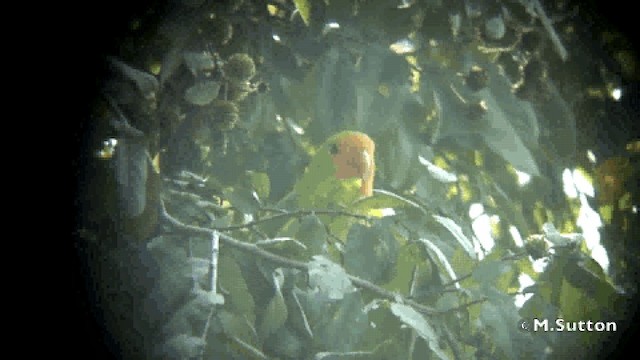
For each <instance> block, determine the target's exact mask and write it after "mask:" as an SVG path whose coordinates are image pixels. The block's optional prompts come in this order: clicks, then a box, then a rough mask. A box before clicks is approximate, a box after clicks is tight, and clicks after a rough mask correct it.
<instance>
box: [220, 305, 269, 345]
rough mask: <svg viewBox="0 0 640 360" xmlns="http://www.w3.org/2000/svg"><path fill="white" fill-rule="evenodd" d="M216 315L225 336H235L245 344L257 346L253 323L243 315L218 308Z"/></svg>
mask: <svg viewBox="0 0 640 360" xmlns="http://www.w3.org/2000/svg"><path fill="white" fill-rule="evenodd" d="M217 316H218V318H219V319H220V322H221V324H222V328H223V329H224V333H225V334H226V335H227V336H229V337H236V338H238V339H241V340H242V341H244V342H245V343H247V344H250V345H253V346H258V344H259V343H258V339H256V336H255V335H256V334H255V332H254V331H255V330H254V329H253V328H252V326H253V324H250V323H249V322H248V321H247V319H246V318H245V317H244V316H241V314H232V313H230V312H228V311H226V310H219V311H218V313H217Z"/></svg>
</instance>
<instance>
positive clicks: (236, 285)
mask: <svg viewBox="0 0 640 360" xmlns="http://www.w3.org/2000/svg"><path fill="white" fill-rule="evenodd" d="M218 274H220V278H219V281H220V282H219V285H220V288H222V289H224V290H225V291H227V292H228V293H229V295H228V306H229V308H230V309H232V311H233V313H235V314H238V315H240V314H241V315H242V316H243V317H246V318H247V320H248V321H249V322H250V323H251V324H253V323H254V322H255V303H254V301H253V296H252V295H251V293H250V292H249V288H248V287H247V283H246V281H245V279H244V277H243V275H242V271H241V270H240V266H238V264H237V263H236V261H235V260H234V259H233V258H232V257H231V256H225V255H222V256H220V258H219V259H218Z"/></svg>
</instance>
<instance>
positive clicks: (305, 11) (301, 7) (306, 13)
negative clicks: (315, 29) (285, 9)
mask: <svg viewBox="0 0 640 360" xmlns="http://www.w3.org/2000/svg"><path fill="white" fill-rule="evenodd" d="M293 3H294V4H296V8H297V9H298V11H299V12H300V16H301V17H302V20H303V21H304V23H305V25H307V26H309V20H310V18H311V3H310V2H309V0H293Z"/></svg>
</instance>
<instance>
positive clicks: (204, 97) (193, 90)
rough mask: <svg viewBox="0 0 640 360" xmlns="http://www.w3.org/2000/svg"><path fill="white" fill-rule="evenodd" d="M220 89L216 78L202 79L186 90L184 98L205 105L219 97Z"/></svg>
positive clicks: (195, 103) (192, 102)
mask: <svg viewBox="0 0 640 360" xmlns="http://www.w3.org/2000/svg"><path fill="white" fill-rule="evenodd" d="M219 91H220V83H219V82H217V81H214V80H201V81H198V82H197V83H195V84H194V85H193V86H191V87H190V88H188V89H187V90H186V91H185V93H184V99H185V100H187V101H188V102H190V103H191V104H193V105H198V106H204V105H207V104H209V103H211V102H212V101H213V100H214V99H215V98H216V97H218V92H219Z"/></svg>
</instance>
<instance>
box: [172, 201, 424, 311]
mask: <svg viewBox="0 0 640 360" xmlns="http://www.w3.org/2000/svg"><path fill="white" fill-rule="evenodd" d="M296 213H298V214H300V213H307V214H312V213H316V214H318V213H322V214H335V213H336V212H332V211H321V212H318V211H315V212H314V211H307V210H304V211H299V212H296ZM290 214H291V213H286V215H289V216H290ZM351 215H355V216H357V217H363V218H366V217H365V216H362V215H356V214H351ZM160 218H161V219H163V220H165V221H166V222H167V223H168V224H169V225H170V226H172V227H173V228H174V229H175V230H178V231H180V232H184V233H187V234H190V235H198V236H206V237H211V236H213V235H212V233H213V232H216V231H219V229H207V228H202V227H198V226H193V225H187V224H185V223H183V222H181V221H180V220H178V219H176V218H174V217H173V216H171V215H170V214H169V213H168V212H167V209H166V207H165V205H164V201H162V200H161V201H160ZM219 235H220V241H222V242H223V243H224V244H225V245H229V246H231V247H234V248H236V249H239V250H243V251H247V252H249V253H251V254H253V255H256V256H258V257H260V258H263V259H265V260H268V261H271V262H273V263H275V264H278V265H282V266H285V267H289V268H294V269H300V270H304V271H307V270H309V268H308V266H307V263H304V262H301V261H297V260H291V259H288V258H285V257H283V256H280V255H276V254H274V253H271V252H269V251H266V250H263V249H261V248H259V247H258V246H256V245H255V244H251V243H246V242H243V241H239V240H236V239H234V238H233V237H231V236H229V235H227V234H223V233H220V234H219ZM349 279H350V280H351V282H352V283H353V284H354V285H355V286H357V287H360V288H363V289H367V290H369V291H371V292H374V293H376V294H378V295H379V296H381V297H383V298H386V299H389V300H394V301H398V302H402V303H405V304H407V305H409V306H412V307H413V308H415V309H416V310H417V311H420V312H421V313H424V314H435V313H437V311H436V310H435V309H433V308H431V307H428V306H425V305H422V304H419V303H417V302H415V301H413V300H410V299H406V298H404V297H403V296H401V295H400V294H397V293H393V292H391V291H388V290H386V289H383V288H381V287H379V286H377V285H375V284H373V283H371V282H370V281H368V280H364V279H361V278H359V277H357V276H354V275H349Z"/></svg>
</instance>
